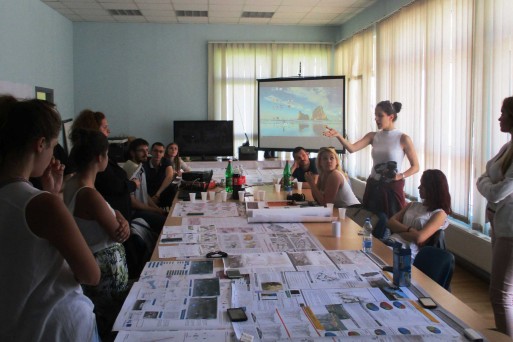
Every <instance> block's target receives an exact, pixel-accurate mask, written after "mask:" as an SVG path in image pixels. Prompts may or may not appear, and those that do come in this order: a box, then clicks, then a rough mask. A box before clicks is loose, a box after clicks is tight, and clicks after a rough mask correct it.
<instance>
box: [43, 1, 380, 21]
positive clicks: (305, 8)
mask: <svg viewBox="0 0 513 342" xmlns="http://www.w3.org/2000/svg"><path fill="white" fill-rule="evenodd" d="M41 1H42V2H43V3H45V4H47V5H48V6H50V7H51V8H53V9H55V10H56V11H57V12H59V13H61V14H62V15H64V16H65V17H67V18H68V19H70V20H71V21H92V22H131V23H133V22H137V23H181V24H182V23H183V24H190V23H193V24H256V25H340V24H343V23H344V22H346V21H347V20H349V19H350V18H352V17H353V16H355V15H356V14H357V13H359V12H360V11H362V10H363V9H364V8H366V7H369V6H371V5H372V4H374V3H375V2H376V1H377V0H41ZM109 10H124V11H128V10H138V11H140V13H141V14H142V15H111V14H110V13H109ZM176 11H208V16H207V17H177V15H176ZM246 11H247V12H272V13H274V14H273V15H272V17H271V18H243V17H242V13H243V12H246Z"/></svg>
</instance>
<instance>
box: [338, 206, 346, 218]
mask: <svg viewBox="0 0 513 342" xmlns="http://www.w3.org/2000/svg"><path fill="white" fill-rule="evenodd" d="M345 218H346V208H338V219H339V220H344V219H345Z"/></svg>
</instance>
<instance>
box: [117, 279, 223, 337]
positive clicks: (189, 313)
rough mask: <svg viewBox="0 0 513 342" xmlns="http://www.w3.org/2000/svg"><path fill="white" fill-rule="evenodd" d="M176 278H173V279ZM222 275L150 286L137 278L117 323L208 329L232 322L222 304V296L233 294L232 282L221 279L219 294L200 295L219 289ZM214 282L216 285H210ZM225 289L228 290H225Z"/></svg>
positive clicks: (136, 326)
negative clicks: (168, 285)
mask: <svg viewBox="0 0 513 342" xmlns="http://www.w3.org/2000/svg"><path fill="white" fill-rule="evenodd" d="M171 280H172V279H171ZM215 281H217V283H219V279H216V278H212V279H190V280H189V281H186V282H184V281H180V283H179V284H181V286H180V285H178V287H168V288H158V289H153V288H151V287H149V288H148V286H147V285H145V284H143V283H141V282H136V283H134V285H133V286H132V288H131V289H130V293H129V294H128V296H127V298H126V300H125V303H124V304H123V307H122V308H121V311H120V312H119V315H118V317H117V318H116V321H115V323H114V326H113V328H112V329H113V330H114V331H119V330H139V331H142V330H192V329H200V330H208V329H227V328H229V326H230V322H228V320H227V317H226V315H225V313H224V311H225V310H226V308H225V307H223V306H220V305H219V298H223V297H224V298H229V295H228V294H227V293H229V285H228V286H226V284H225V285H224V286H222V284H221V283H219V292H220V293H219V295H218V296H198V295H201V294H202V293H205V291H206V292H209V291H210V292H212V293H214V292H216V291H215V288H213V283H214V282H215ZM209 284H212V285H209ZM223 292H224V293H223Z"/></svg>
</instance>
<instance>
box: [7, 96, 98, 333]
mask: <svg viewBox="0 0 513 342" xmlns="http://www.w3.org/2000/svg"><path fill="white" fill-rule="evenodd" d="M60 128H61V118H60V116H59V114H58V113H57V111H56V110H55V108H54V106H53V105H52V104H50V103H48V102H46V101H41V100H24V101H18V100H16V99H15V98H14V97H12V96H0V248H1V251H2V257H1V258H0V283H1V284H2V285H1V286H2V290H1V291H0V303H2V311H1V313H0V318H1V321H2V324H1V325H0V341H97V340H98V333H97V331H96V323H95V316H94V313H93V304H92V303H91V301H90V300H89V298H87V297H86V296H84V294H83V293H82V289H81V288H80V285H79V283H82V284H88V285H96V284H98V282H99V280H100V270H99V268H98V265H97V264H96V261H95V260H94V257H93V254H92V253H91V251H90V250H89V247H88V246H87V244H86V242H85V240H84V238H83V237H82V234H80V231H79V229H78V227H77V225H76V223H75V221H74V220H73V216H71V214H70V213H69V211H68V209H67V208H66V206H65V205H64V203H63V202H62V199H61V198H60V197H59V196H57V195H56V193H58V192H59V191H60V188H61V185H62V177H63V169H62V168H61V167H59V165H58V163H54V162H52V155H53V149H54V146H55V145H56V144H57V137H58V134H59V131H60ZM41 176H43V179H42V184H43V188H44V189H45V190H47V191H41V190H38V189H36V188H34V187H33V186H32V184H31V183H30V182H29V181H28V179H29V177H41Z"/></svg>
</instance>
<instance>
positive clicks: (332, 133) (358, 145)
mask: <svg viewBox="0 0 513 342" xmlns="http://www.w3.org/2000/svg"><path fill="white" fill-rule="evenodd" d="M374 134H376V132H369V133H367V134H365V135H364V136H363V138H361V139H360V140H358V141H357V142H355V143H354V144H352V143H350V142H349V141H348V140H346V139H345V138H344V137H343V136H342V134H340V133H339V132H338V131H337V130H336V129H334V128H330V127H328V126H326V130H325V131H324V133H322V135H324V136H326V137H329V138H332V137H335V138H337V140H338V141H340V143H341V144H342V146H344V148H345V149H346V150H347V151H348V152H349V153H353V152H357V151H360V150H361V149H363V148H364V147H366V146H368V145H370V144H372V139H373V138H374Z"/></svg>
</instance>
